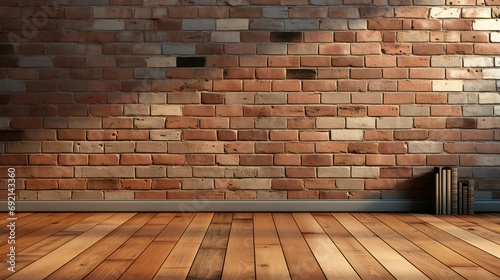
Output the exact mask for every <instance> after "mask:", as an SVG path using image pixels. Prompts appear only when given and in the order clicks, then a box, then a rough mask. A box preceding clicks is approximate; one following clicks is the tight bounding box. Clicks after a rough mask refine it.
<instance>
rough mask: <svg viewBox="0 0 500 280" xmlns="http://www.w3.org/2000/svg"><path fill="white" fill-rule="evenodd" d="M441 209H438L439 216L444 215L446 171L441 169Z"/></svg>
mask: <svg viewBox="0 0 500 280" xmlns="http://www.w3.org/2000/svg"><path fill="white" fill-rule="evenodd" d="M440 192H441V207H440V210H439V212H440V214H441V215H444V214H446V200H447V198H446V170H445V169H444V168H443V169H441V188H440Z"/></svg>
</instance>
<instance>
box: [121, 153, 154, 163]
mask: <svg viewBox="0 0 500 280" xmlns="http://www.w3.org/2000/svg"><path fill="white" fill-rule="evenodd" d="M151 163H152V161H151V155H139V154H131V155H121V158H120V164H121V165H150V164H151Z"/></svg>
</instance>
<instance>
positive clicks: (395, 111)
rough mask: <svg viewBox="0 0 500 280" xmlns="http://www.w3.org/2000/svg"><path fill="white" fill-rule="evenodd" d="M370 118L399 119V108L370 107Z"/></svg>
mask: <svg viewBox="0 0 500 280" xmlns="http://www.w3.org/2000/svg"><path fill="white" fill-rule="evenodd" d="M368 116H371V117H397V116H399V107H398V106H368Z"/></svg>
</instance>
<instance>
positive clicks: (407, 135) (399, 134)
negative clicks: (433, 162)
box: [394, 130, 429, 140]
mask: <svg viewBox="0 0 500 280" xmlns="http://www.w3.org/2000/svg"><path fill="white" fill-rule="evenodd" d="M428 137H429V133H428V131H427V130H409V131H408V130H400V131H395V132H394V139H396V140H426V139H427V138H428Z"/></svg>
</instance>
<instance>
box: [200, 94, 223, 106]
mask: <svg viewBox="0 0 500 280" xmlns="http://www.w3.org/2000/svg"><path fill="white" fill-rule="evenodd" d="M201 103H202V104H224V94H220V93H209V92H202V93H201Z"/></svg>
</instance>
